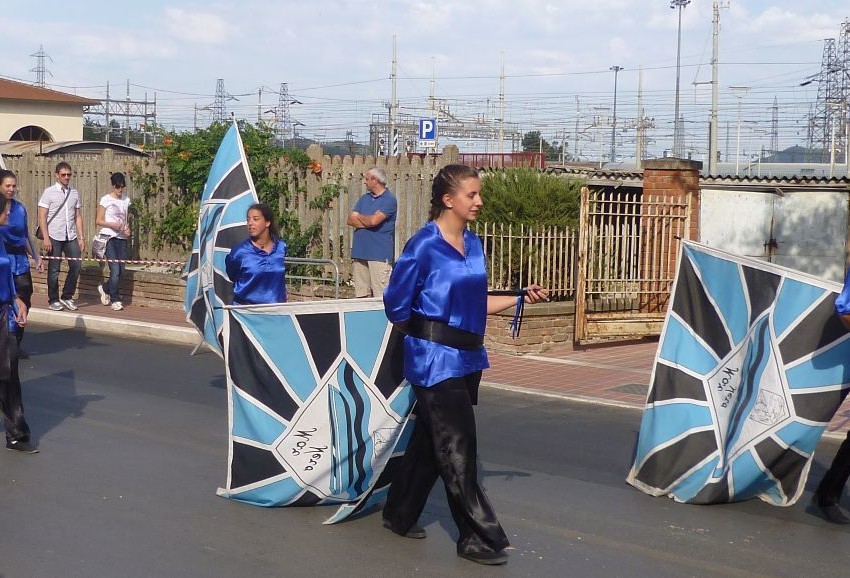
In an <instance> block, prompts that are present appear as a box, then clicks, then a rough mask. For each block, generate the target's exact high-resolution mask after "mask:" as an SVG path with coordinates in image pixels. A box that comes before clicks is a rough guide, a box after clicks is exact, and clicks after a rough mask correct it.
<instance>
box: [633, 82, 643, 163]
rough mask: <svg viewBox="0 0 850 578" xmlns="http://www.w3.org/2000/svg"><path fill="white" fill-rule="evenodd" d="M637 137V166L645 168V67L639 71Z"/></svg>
mask: <svg viewBox="0 0 850 578" xmlns="http://www.w3.org/2000/svg"><path fill="white" fill-rule="evenodd" d="M637 119H638V120H637V136H636V138H635V166H636V167H637V168H638V169H641V168H643V131H644V126H643V67H641V68H640V70H638V97H637Z"/></svg>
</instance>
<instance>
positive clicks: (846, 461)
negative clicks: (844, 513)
mask: <svg viewBox="0 0 850 578" xmlns="http://www.w3.org/2000/svg"><path fill="white" fill-rule="evenodd" d="M847 478H850V432H848V434H847V437H846V438H845V440H844V442H842V444H841V447H839V448H838V453H836V454H835V458H834V459H833V460H832V465H830V466H829V470H827V472H826V474H824V476H823V479H822V480H821V482H820V485H818V489H817V490H816V491H815V499H816V500H817V502H818V505H821V506H831V505H834V504H838V502H839V500H840V499H841V492H842V491H843V490H844V484H846V483H847Z"/></svg>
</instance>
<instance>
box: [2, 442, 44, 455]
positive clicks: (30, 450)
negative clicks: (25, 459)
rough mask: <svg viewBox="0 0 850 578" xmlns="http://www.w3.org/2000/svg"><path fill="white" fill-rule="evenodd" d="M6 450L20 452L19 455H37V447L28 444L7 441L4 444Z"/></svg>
mask: <svg viewBox="0 0 850 578" xmlns="http://www.w3.org/2000/svg"><path fill="white" fill-rule="evenodd" d="M6 449H7V450H13V451H16V452H21V453H24V454H37V453H38V448H37V447H35V446H34V445H32V444H30V443H29V442H22V441H7V442H6Z"/></svg>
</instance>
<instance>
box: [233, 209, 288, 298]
mask: <svg viewBox="0 0 850 578" xmlns="http://www.w3.org/2000/svg"><path fill="white" fill-rule="evenodd" d="M247 224H248V238H247V239H245V240H244V241H242V242H241V243H239V244H238V245H236V246H235V247H233V249H232V250H231V251H230V253H229V254H228V255H227V257H225V259H224V266H225V269H226V270H227V276H228V277H229V278H230V280H231V281H232V282H233V304H234V305H248V304H255V303H285V302H286V263H285V259H286V243H285V242H284V241H283V240H282V239H281V238H280V234H279V233H278V232H277V226H276V225H275V224H274V215H273V214H272V209H271V207H269V206H268V205H266V204H264V203H257V204H254V205H251V206H250V207H248V214H247Z"/></svg>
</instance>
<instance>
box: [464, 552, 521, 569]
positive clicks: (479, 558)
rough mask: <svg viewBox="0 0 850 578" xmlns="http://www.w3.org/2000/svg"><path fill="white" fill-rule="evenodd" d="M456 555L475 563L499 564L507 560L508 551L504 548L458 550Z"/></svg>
mask: <svg viewBox="0 0 850 578" xmlns="http://www.w3.org/2000/svg"><path fill="white" fill-rule="evenodd" d="M457 555H458V556H460V557H461V558H465V559H467V560H470V561H472V562H475V563H476V564H484V565H486V566H499V565H501V564H505V563H506V562H507V561H508V553H507V552H505V551H504V550H499V551H498V552H458V553H457Z"/></svg>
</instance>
